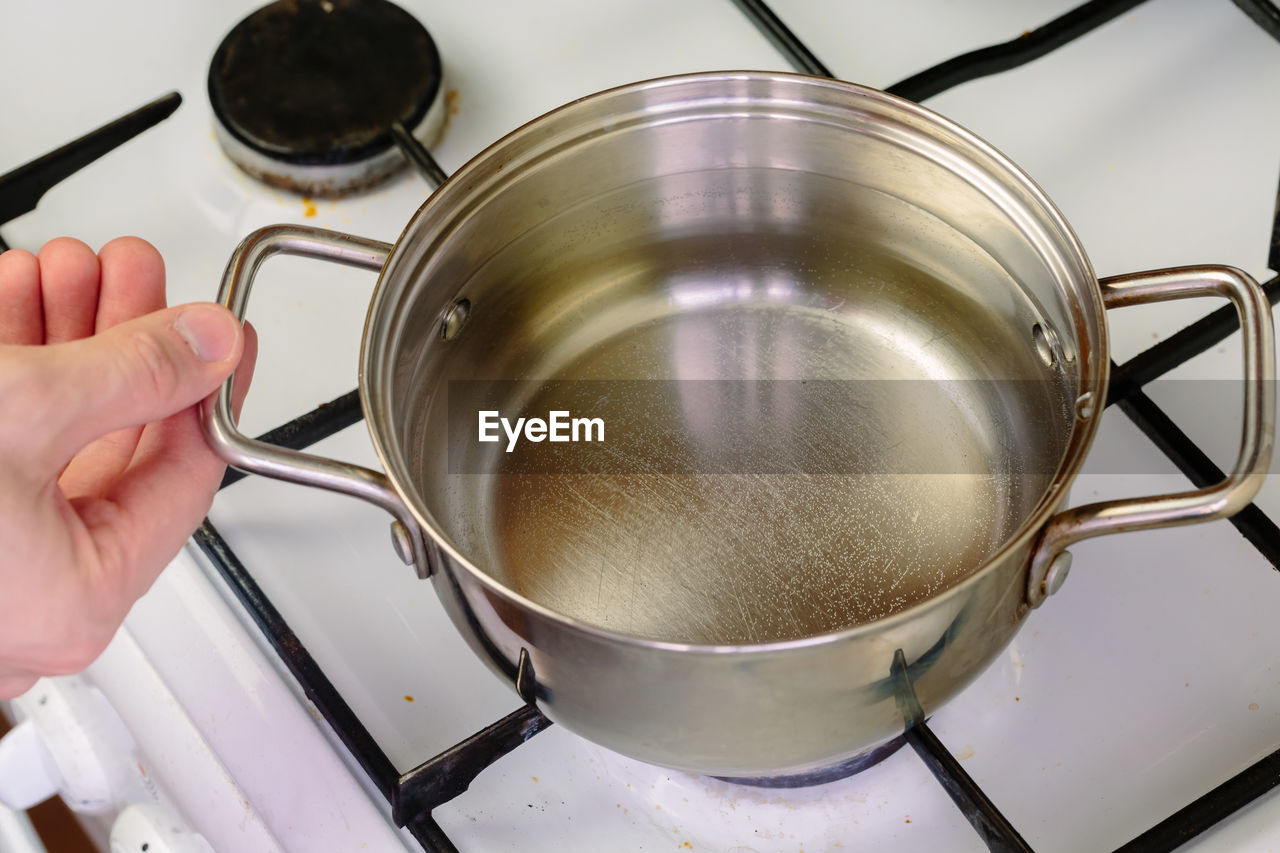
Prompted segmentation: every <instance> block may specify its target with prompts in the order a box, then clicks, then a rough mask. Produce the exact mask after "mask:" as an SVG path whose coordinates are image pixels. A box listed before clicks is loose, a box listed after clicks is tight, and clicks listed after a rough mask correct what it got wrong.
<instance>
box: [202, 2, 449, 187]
mask: <svg viewBox="0 0 1280 853" xmlns="http://www.w3.org/2000/svg"><path fill="white" fill-rule="evenodd" d="M441 82H442V71H441V64H440V54H439V52H438V51H437V50H436V46H435V42H434V41H433V40H432V39H431V36H430V34H428V33H427V31H426V29H425V28H424V27H423V26H422V24H420V23H418V21H417V20H416V19H415V18H414V17H413V16H412V15H410V14H409V13H408V12H406V11H404V10H403V9H401V8H400V7H399V6H396V5H395V4H393V3H389V2H387V1H386V0H280V2H276V3H272V4H271V5H269V6H264V7H263V8H261V9H259V10H257V11H256V12H254V13H253V14H251V15H249V17H247V18H245V19H244V20H243V21H241V22H240V23H239V24H237V25H236V26H235V28H234V29H232V30H231V32H230V33H228V34H227V37H226V38H225V39H223V41H222V44H220V45H219V46H218V49H217V51H216V52H215V53H214V56H213V62H212V64H211V65H210V68H209V101H210V103H211V104H212V106H213V113H214V116H215V117H216V118H217V121H218V126H217V129H218V131H219V134H218V136H219V141H220V142H222V143H223V147H224V149H226V151H227V153H228V155H230V156H231V158H232V159H233V160H235V161H236V163H238V164H239V165H240V166H241V167H242V168H244V169H245V170H246V171H248V172H249V173H250V174H253V175H254V176H255V177H258V178H261V179H263V180H266V181H267V182H268V183H273V184H276V185H280V186H286V187H288V188H291V189H296V190H298V191H301V192H312V193H316V194H330V195H332V194H340V193H343V192H350V191H352V190H353V189H359V188H361V186H368V185H371V184H372V183H375V182H376V181H377V180H381V179H382V178H384V177H386V176H387V175H388V174H390V173H391V172H393V171H395V170H396V169H397V168H399V166H401V165H403V162H404V159H403V157H402V156H400V154H399V152H398V150H396V149H395V148H394V141H393V139H392V137H391V133H390V127H391V125H392V124H394V123H395V122H397V121H399V122H402V123H403V124H404V125H405V127H407V128H410V129H411V130H413V131H414V132H415V135H418V136H419V137H422V136H424V135H427V134H431V135H434V134H436V133H438V131H439V129H440V126H442V125H443V113H444V110H443V98H442V97H441V94H442V85H441ZM428 141H434V140H428ZM374 161H385V162H379V163H378V164H377V168H374V166H375V162H374ZM346 164H352V166H353V168H350V169H342V168H340V167H342V166H344V165H346ZM314 167H320V168H314ZM371 170H372V172H374V173H376V174H370V171H371ZM343 175H345V178H344V177H342V176H343ZM317 180H319V181H320V182H321V185H320V186H317V185H316V181H317ZM353 182H354V183H353Z"/></svg>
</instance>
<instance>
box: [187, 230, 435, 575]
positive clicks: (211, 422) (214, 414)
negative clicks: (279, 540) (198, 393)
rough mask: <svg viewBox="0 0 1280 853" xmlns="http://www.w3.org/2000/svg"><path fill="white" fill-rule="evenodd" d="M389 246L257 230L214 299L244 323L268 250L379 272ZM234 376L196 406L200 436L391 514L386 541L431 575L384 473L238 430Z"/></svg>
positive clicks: (318, 233) (245, 463)
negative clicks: (233, 403) (389, 535)
mask: <svg viewBox="0 0 1280 853" xmlns="http://www.w3.org/2000/svg"><path fill="white" fill-rule="evenodd" d="M390 252H391V246H390V245H389V244H387V243H383V242H380V241H378V240H369V239H366V238H364V237H355V236H352V235H350V234H342V233H340V232H337V231H326V230H324V229H321V228H311V227H308V226H305V225H271V226H268V227H266V228H259V229H258V230H257V231H254V232H253V233H252V234H250V235H249V236H248V237H246V238H244V240H242V241H241V242H240V245H239V246H237V247H236V250H235V252H234V253H232V255H231V260H230V261H228V262H227V269H226V272H224V273H223V275H222V287H221V289H220V291H219V292H218V301H219V302H221V303H222V304H223V305H225V306H226V307H227V308H229V309H230V310H231V312H232V313H233V314H235V315H236V317H237V318H238V319H239V320H241V321H243V320H244V315H245V308H246V307H247V306H248V303H249V291H250V290H251V289H252V287H253V279H254V277H255V276H256V275H257V273H258V268H259V267H260V266H261V265H262V263H263V261H265V260H266V259H267V258H270V257H271V256H273V255H297V256H299V257H304V258H315V259H317V260H322V261H331V262H333V263H338V264H343V265H345V266H351V267H361V268H363V269H368V270H375V271H377V270H381V269H382V265H383V264H384V263H386V260H387V256H388V255H389V254H390ZM234 381H235V375H234V374H232V376H230V377H228V379H227V381H226V382H224V383H223V384H222V387H221V388H220V389H218V391H217V393H216V394H214V395H212V396H211V397H210V398H209V399H206V400H205V401H204V402H203V403H201V406H200V411H201V421H202V423H203V425H204V432H205V437H206V438H207V439H208V441H209V444H210V445H211V446H212V447H213V449H214V451H215V452H216V453H217V454H218V455H219V456H221V457H222V458H223V459H225V460H226V462H227V464H229V465H232V466H234V467H236V468H239V469H241V470H243V471H248V472H250V473H252V474H261V475H263V476H265V477H273V478H275V479H277V480H287V481H288V482H290V483H301V484H302V485H304V486H315V487H317V488H321V489H328V490H329V491H333V492H341V493H342V494H346V495H353V496H355V497H357V498H360V499H361V500H365V501H368V502H369V503H371V504H374V505H375V506H378V507H381V508H382V509H384V510H386V511H387V512H389V513H390V514H391V515H392V516H393V517H394V518H395V522H393V523H392V526H391V529H392V542H393V544H394V545H395V546H396V552H397V553H398V554H399V555H400V558H401V559H402V560H404V561H405V562H406V563H408V564H411V565H413V566H414V567H415V568H417V570H418V575H419V577H424V578H425V577H427V576H429V575H430V569H429V567H428V563H427V557H426V548H425V546H424V544H423V539H422V535H421V532H420V530H419V528H418V524H417V522H416V521H414V518H413V515H412V514H411V513H410V512H409V510H408V508H407V507H405V505H404V503H403V502H402V501H401V500H400V496H399V495H398V494H396V491H395V489H393V488H392V487H391V481H390V480H389V479H388V478H387V475H386V474H384V473H382V472H381V471H374V470H372V469H370V468H365V467H362V466H360V465H353V464H350V463H348V462H340V461H338V460H336V459H326V458H325V457H323V456H316V455H313V454H310V453H302V452H300V451H297V450H290V449H288V448H285V447H277V446H275V445H272V444H267V443H266V442H262V441H258V440H256V439H253V438H250V437H249V436H247V435H245V434H244V433H242V432H240V430H239V429H238V428H237V427H236V423H235V420H234V418H232V416H231V387H232V384H233V382H234Z"/></svg>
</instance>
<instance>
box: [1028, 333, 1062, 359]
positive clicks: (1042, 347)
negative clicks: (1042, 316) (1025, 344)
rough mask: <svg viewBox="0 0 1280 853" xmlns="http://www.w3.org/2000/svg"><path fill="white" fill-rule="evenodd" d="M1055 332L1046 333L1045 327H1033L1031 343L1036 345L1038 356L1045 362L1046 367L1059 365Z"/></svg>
mask: <svg viewBox="0 0 1280 853" xmlns="http://www.w3.org/2000/svg"><path fill="white" fill-rule="evenodd" d="M1052 336H1053V332H1048V331H1045V328H1044V326H1041V325H1040V324H1039V323H1036V324H1035V325H1033V326H1032V327H1031V341H1032V343H1033V344H1035V348H1036V355H1038V356H1040V360H1041V361H1043V362H1044V366H1045V367H1054V366H1055V365H1057V363H1058V355H1057V353H1056V352H1054V346H1053V344H1054V341H1053V337H1052Z"/></svg>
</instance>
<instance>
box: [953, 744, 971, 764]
mask: <svg viewBox="0 0 1280 853" xmlns="http://www.w3.org/2000/svg"><path fill="white" fill-rule="evenodd" d="M970 758H973V745H972V744H965V747H964V749H962V750H960V751H959V752H957V753H956V761H965V760H967V759H970Z"/></svg>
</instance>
